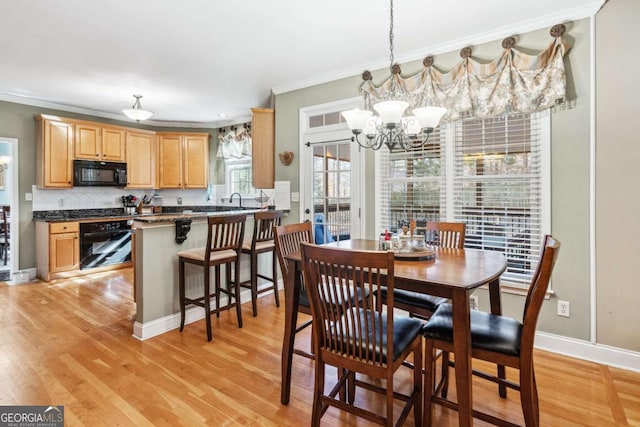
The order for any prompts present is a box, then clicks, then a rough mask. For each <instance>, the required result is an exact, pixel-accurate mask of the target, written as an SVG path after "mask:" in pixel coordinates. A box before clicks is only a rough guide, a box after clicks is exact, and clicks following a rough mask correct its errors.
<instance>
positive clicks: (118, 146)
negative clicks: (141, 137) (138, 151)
mask: <svg viewBox="0 0 640 427" xmlns="http://www.w3.org/2000/svg"><path fill="white" fill-rule="evenodd" d="M75 158H76V159H88V160H102V161H108V162H124V161H125V131H124V130H122V129H117V128H108V127H102V126H99V125H97V124H93V123H76V125H75Z"/></svg>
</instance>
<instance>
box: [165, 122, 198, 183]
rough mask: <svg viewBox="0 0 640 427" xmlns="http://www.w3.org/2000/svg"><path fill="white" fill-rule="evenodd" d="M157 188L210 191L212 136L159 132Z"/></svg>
mask: <svg viewBox="0 0 640 427" xmlns="http://www.w3.org/2000/svg"><path fill="white" fill-rule="evenodd" d="M157 158H158V161H157V164H158V186H157V188H207V181H208V177H209V134H208V133H166V132H165V133H158V157H157Z"/></svg>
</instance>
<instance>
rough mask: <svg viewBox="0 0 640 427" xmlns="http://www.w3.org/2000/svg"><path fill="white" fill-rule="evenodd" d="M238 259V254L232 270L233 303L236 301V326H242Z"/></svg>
mask: <svg viewBox="0 0 640 427" xmlns="http://www.w3.org/2000/svg"><path fill="white" fill-rule="evenodd" d="M239 260H240V257H239V256H238V261H236V263H235V268H234V270H235V271H234V281H233V286H234V287H235V289H236V294H235V295H236V297H235V303H236V315H237V317H238V327H239V328H242V304H240V261H239ZM227 283H229V282H227ZM229 291H231V289H229ZM229 297H231V292H229Z"/></svg>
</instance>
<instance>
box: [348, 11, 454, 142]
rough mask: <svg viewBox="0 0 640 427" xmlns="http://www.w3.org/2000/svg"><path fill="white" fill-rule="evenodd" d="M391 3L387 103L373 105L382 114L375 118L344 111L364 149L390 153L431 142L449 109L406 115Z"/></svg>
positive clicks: (367, 112) (364, 112)
mask: <svg viewBox="0 0 640 427" xmlns="http://www.w3.org/2000/svg"><path fill="white" fill-rule="evenodd" d="M390 2H391V9H390V10H391V12H390V25H389V51H390V54H389V59H390V65H389V71H390V72H391V76H390V77H389V79H390V87H389V91H388V92H387V94H386V95H385V97H384V100H383V101H381V102H378V103H376V104H375V105H374V106H373V109H374V110H375V111H376V113H378V115H376V116H374V115H373V112H372V111H370V110H360V109H359V108H356V109H354V110H349V111H343V112H342V116H343V117H344V119H345V120H346V121H347V126H349V129H351V132H352V133H353V134H354V136H355V140H356V141H357V142H358V144H359V145H360V146H361V147H364V148H371V149H373V150H379V149H380V148H381V147H382V146H383V145H386V146H387V147H388V148H389V150H392V149H393V148H395V147H396V146H399V147H401V148H402V149H404V150H412V149H415V148H419V147H421V146H423V145H424V144H425V143H426V142H427V140H428V139H429V135H430V134H431V132H433V129H434V128H435V127H436V126H438V123H439V122H440V118H441V117H442V116H443V115H444V113H445V112H446V111H447V110H446V108H441V107H420V108H414V109H413V111H412V112H413V114H412V115H405V110H406V109H407V108H408V107H409V103H408V102H406V101H404V100H402V99H401V98H400V96H398V93H397V87H396V85H397V83H396V79H395V78H394V77H393V75H394V74H396V73H399V68H397V69H396V70H394V64H393V59H394V57H393V0H390ZM395 67H398V66H397V65H396V66H395Z"/></svg>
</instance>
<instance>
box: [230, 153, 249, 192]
mask: <svg viewBox="0 0 640 427" xmlns="http://www.w3.org/2000/svg"><path fill="white" fill-rule="evenodd" d="M251 178H252V169H251V158H248V159H239V160H228V159H227V160H226V161H225V183H226V187H227V188H226V190H227V194H232V193H240V194H243V195H244V194H256V193H257V191H256V189H255V188H253V185H252V184H251Z"/></svg>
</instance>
